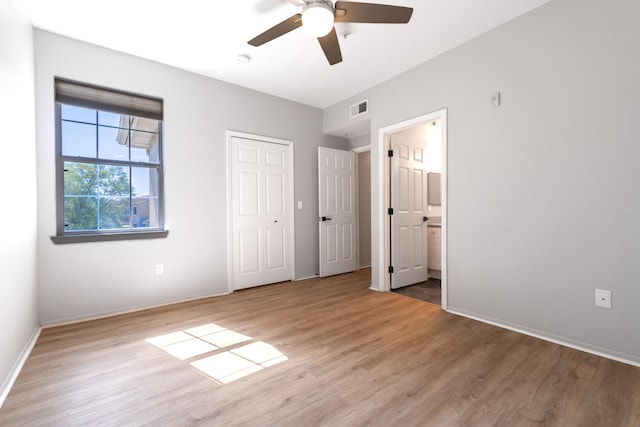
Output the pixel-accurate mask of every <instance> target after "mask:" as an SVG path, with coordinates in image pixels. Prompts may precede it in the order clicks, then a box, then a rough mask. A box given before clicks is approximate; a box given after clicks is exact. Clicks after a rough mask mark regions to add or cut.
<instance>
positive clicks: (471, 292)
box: [324, 0, 640, 363]
mask: <svg viewBox="0 0 640 427" xmlns="http://www.w3.org/2000/svg"><path fill="white" fill-rule="evenodd" d="M638 16H640V2H638V1H637V0H613V1H609V2H603V1H601V0H554V1H551V2H550V3H547V4H546V5H544V6H542V7H540V8H538V9H536V10H533V11H532V12H530V13H528V14H526V15H523V16H521V17H519V18H517V19H515V20H513V21H511V22H508V23H506V24H504V25H502V26H500V27H498V28H497V29H495V30H492V31H490V32H488V33H486V34H484V35H482V36H480V37H478V38H476V39H474V40H471V41H470V42H468V43H465V44H463V45H461V46H459V47H458V48H456V49H454V50H452V51H449V52H447V53H445V54H443V55H441V56H439V57H437V58H435V59H433V60H431V61H429V62H427V63H424V64H422V65H420V66H418V67H416V68H414V69H412V70H410V71H408V72H406V73H404V74H402V75H400V76H398V77H396V78H393V79H391V80H389V81H387V82H385V83H383V84H381V85H379V86H376V87H373V88H371V89H370V90H367V91H365V92H363V93H360V94H358V95H356V96H354V97H352V98H349V99H346V100H345V101H344V102H341V103H339V104H337V105H334V106H332V107H330V108H328V109H327V110H325V117H324V129H325V131H335V130H336V129H340V128H342V127H344V126H346V125H347V123H345V120H344V111H346V108H347V107H348V106H349V105H350V104H352V103H353V102H356V101H357V100H360V99H363V98H368V99H369V105H370V107H371V109H370V113H369V114H370V118H371V134H372V135H373V136H374V140H373V141H372V144H373V147H372V148H373V152H372V162H373V164H374V165H376V164H377V162H378V159H379V156H380V155H381V151H382V149H381V147H380V144H379V141H378V140H377V139H378V138H377V133H378V129H379V128H381V127H384V126H387V125H390V124H393V123H397V122H400V121H403V120H407V119H410V118H413V117H417V116H420V115H423V114H426V113H429V112H432V111H436V110H439V109H441V108H447V109H448V153H447V154H448V169H447V172H448V197H449V205H448V208H449V209H448V241H447V245H448V254H447V256H448V272H447V273H448V284H449V294H448V297H449V308H450V309H451V310H454V311H457V312H460V313H465V314H467V315H473V316H477V317H479V318H482V319H485V320H489V321H494V322H498V323H500V324H503V325H507V326H511V327H516V328H520V329H522V330H526V331H529V332H531V333H536V334H540V335H542V336H545V337H547V338H550V339H558V340H561V341H563V342H565V343H569V344H573V345H578V346H583V347H586V348H588V349H590V350H592V351H601V352H604V353H607V354H609V355H611V356H614V357H621V358H625V359H627V360H631V361H634V362H636V363H638V362H640V340H639V339H638V326H639V325H640V310H638V301H640V286H639V283H638V280H639V279H638V278H639V277H640V263H638V259H640V198H639V193H638V183H639V182H640V168H639V167H638V159H640V144H639V143H638V135H640V120H638V117H637V116H638V112H639V111H640V79H639V78H638V76H640V50H639V49H638V47H637V44H638V40H640V26H639V25H637V20H638ZM493 91H500V92H501V93H502V107H501V108H497V109H492V108H490V95H491V93H492V92H493ZM378 174H379V171H378V170H377V168H374V170H373V175H372V178H373V181H374V182H376V180H377V178H378ZM378 197H379V195H378V194H376V193H375V192H374V194H373V200H372V202H373V205H374V206H376V204H377V202H378ZM379 217H380V212H376V211H375V210H374V212H373V217H372V221H374V223H375V222H377V221H379ZM380 238H381V236H378V234H377V232H376V230H373V235H372V245H373V250H374V253H377V249H378V242H379V241H380ZM374 263H375V260H374ZM379 268H380V266H378V265H375V264H374V281H375V280H377V277H376V275H377V271H378V269H379ZM378 285H379V284H378V283H374V286H378ZM596 288H603V289H610V290H612V292H613V298H612V299H613V309H612V310H605V309H601V308H596V307H595V306H594V290H595V289H596Z"/></svg>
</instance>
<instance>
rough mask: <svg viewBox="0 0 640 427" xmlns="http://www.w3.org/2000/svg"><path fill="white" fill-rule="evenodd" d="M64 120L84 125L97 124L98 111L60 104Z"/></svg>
mask: <svg viewBox="0 0 640 427" xmlns="http://www.w3.org/2000/svg"><path fill="white" fill-rule="evenodd" d="M60 107H61V114H62V120H73V121H76V122H83V123H93V124H95V123H96V110H92V109H89V108H82V107H76V106H74V105H65V104H60Z"/></svg>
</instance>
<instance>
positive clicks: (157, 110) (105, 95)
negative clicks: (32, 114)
mask: <svg viewBox="0 0 640 427" xmlns="http://www.w3.org/2000/svg"><path fill="white" fill-rule="evenodd" d="M55 91H56V102H59V103H62V104H71V105H77V106H80V107H86V108H93V109H96V110H108V111H111V112H113V113H120V114H130V115H134V116H139V117H146V118H149V119H154V120H162V99H160V98H153V97H150V96H145V95H137V94H133V93H129V92H123V91H117V90H113V89H106V88H103V87H99V86H92V85H88V84H86V83H78V82H74V81H71V80H65V79H60V78H56V79H55Z"/></svg>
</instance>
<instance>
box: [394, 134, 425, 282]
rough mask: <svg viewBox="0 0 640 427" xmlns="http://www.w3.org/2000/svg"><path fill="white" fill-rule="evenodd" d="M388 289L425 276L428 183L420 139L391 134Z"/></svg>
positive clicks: (423, 147)
mask: <svg viewBox="0 0 640 427" xmlns="http://www.w3.org/2000/svg"><path fill="white" fill-rule="evenodd" d="M391 149H392V150H393V156H392V157H391V208H392V209H393V213H392V214H391V215H390V216H391V266H392V267H393V273H392V274H391V288H392V289H397V288H400V287H403V286H407V285H412V284H414V283H420V282H424V281H425V280H427V279H428V278H429V268H428V260H429V257H428V245H427V207H428V198H427V196H428V186H427V168H426V163H425V161H426V158H425V154H426V150H425V143H424V142H423V141H418V140H414V139H411V138H407V137H403V136H400V135H392V136H391Z"/></svg>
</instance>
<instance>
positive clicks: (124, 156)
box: [98, 126, 129, 161]
mask: <svg viewBox="0 0 640 427" xmlns="http://www.w3.org/2000/svg"><path fill="white" fill-rule="evenodd" d="M128 142H129V131H128V130H126V129H118V128H111V127H104V126H98V157H99V158H101V159H110V160H123V161H128V160H129V146H128Z"/></svg>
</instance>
